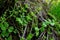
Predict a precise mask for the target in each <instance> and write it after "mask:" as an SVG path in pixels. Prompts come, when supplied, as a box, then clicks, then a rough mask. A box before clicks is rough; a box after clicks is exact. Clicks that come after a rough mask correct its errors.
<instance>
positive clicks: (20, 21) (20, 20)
mask: <svg viewBox="0 0 60 40" xmlns="http://www.w3.org/2000/svg"><path fill="white" fill-rule="evenodd" d="M16 21H18V22H19V23H20V24H22V25H23V21H22V19H21V18H18V17H17V18H16Z"/></svg>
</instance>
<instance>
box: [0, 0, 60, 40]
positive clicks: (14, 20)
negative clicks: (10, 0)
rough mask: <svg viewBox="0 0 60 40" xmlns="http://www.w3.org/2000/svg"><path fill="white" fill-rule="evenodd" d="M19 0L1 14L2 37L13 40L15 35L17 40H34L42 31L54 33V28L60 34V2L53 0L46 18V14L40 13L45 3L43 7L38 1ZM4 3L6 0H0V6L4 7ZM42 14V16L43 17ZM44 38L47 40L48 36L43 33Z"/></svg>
mask: <svg viewBox="0 0 60 40" xmlns="http://www.w3.org/2000/svg"><path fill="white" fill-rule="evenodd" d="M18 1H19V0H15V5H14V7H13V8H12V9H10V8H8V9H7V10H5V11H4V12H3V15H1V16H0V36H1V38H4V40H13V38H14V37H15V38H16V40H17V39H19V40H34V38H36V37H38V38H39V36H40V35H41V33H43V32H45V31H46V32H47V34H49V35H50V34H52V33H53V32H52V31H53V30H54V31H56V32H57V34H58V35H60V23H59V22H60V8H59V7H60V2H58V3H56V0H55V1H54V0H53V2H52V6H51V8H50V10H49V11H48V12H47V15H49V16H48V18H47V19H45V16H44V15H45V14H42V15H39V14H40V13H39V12H40V11H42V10H43V7H42V6H43V4H42V5H40V6H41V7H40V6H39V7H37V5H38V3H37V5H36V4H35V5H34V3H32V2H31V4H29V3H28V2H27V3H24V0H22V1H19V2H18ZM17 2H18V3H17ZM20 2H21V3H20ZM49 2H50V1H48V0H46V3H47V4H46V5H48V4H49ZM3 4H4V0H0V7H2V5H3ZM39 4H40V3H39ZM29 5H30V6H29ZM31 5H32V8H31ZM44 5H45V4H44ZM46 5H45V6H46ZM44 11H45V10H44ZM43 13H44V12H43ZM38 15H39V16H38ZM40 16H42V18H41V17H40ZM39 18H40V19H43V18H44V19H45V20H44V21H41V20H39ZM26 26H27V27H26ZM42 38H44V40H45V39H46V38H47V36H45V34H43V37H42ZM49 40H54V39H53V37H52V38H50V37H49Z"/></svg>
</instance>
